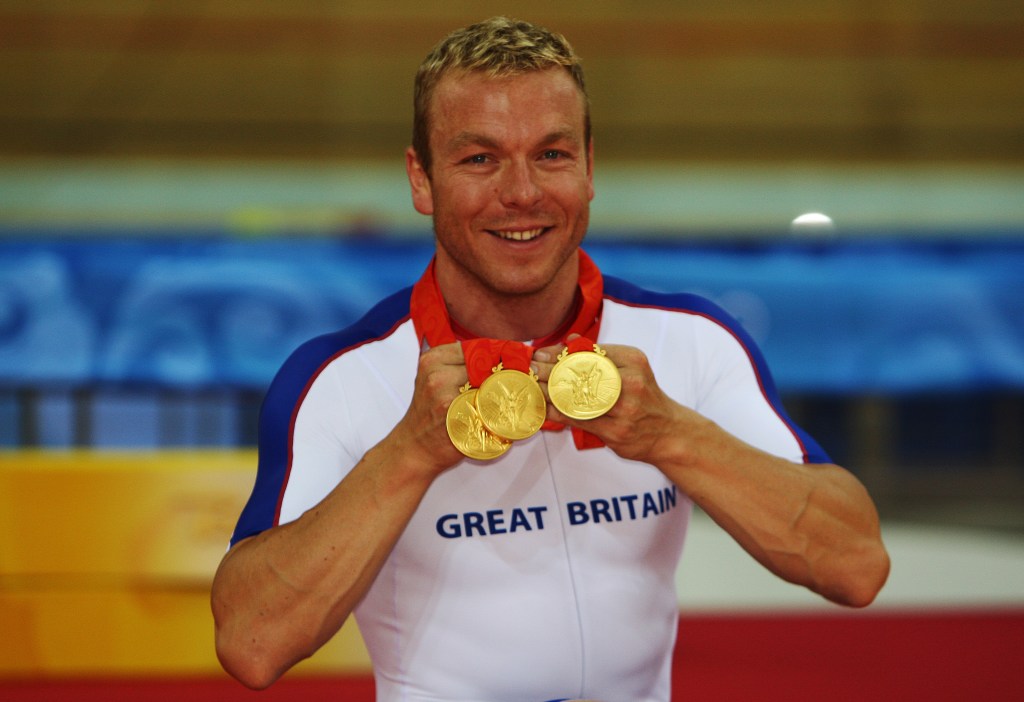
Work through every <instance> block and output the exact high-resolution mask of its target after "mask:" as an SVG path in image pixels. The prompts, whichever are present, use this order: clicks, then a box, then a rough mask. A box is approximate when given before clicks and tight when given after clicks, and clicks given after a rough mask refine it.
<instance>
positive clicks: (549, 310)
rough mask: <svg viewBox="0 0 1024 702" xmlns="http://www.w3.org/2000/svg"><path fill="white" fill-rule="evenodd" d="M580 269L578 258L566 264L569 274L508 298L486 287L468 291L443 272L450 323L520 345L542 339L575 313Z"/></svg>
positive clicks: (442, 285) (440, 282) (441, 282)
mask: <svg viewBox="0 0 1024 702" xmlns="http://www.w3.org/2000/svg"><path fill="white" fill-rule="evenodd" d="M578 265H579V264H578V262H577V260H576V257H575V256H573V257H571V258H570V260H569V261H567V262H566V267H567V272H566V274H563V275H558V276H556V277H555V279H554V280H552V281H551V283H549V284H548V285H547V286H545V287H544V288H543V289H541V290H539V291H536V292H532V293H526V294H506V293H502V292H500V291H496V290H493V289H491V288H486V287H484V286H472V287H469V288H467V287H466V286H462V285H459V284H457V283H456V282H455V281H452V280H451V279H450V278H449V277H448V276H445V275H444V273H443V272H442V271H441V270H438V286H439V288H440V290H441V295H442V296H443V297H444V300H445V306H446V308H447V310H448V316H449V318H450V319H451V321H452V322H453V323H454V324H455V325H458V326H459V327H461V328H463V329H464V330H466V331H467V332H469V333H471V334H472V335H474V336H479V337H486V338H490V339H514V340H518V341H527V340H532V339H542V338H544V337H546V336H548V335H549V334H551V333H553V332H554V331H555V330H557V329H558V328H559V327H560V326H561V325H562V324H563V323H564V322H565V321H566V318H567V317H568V316H569V315H570V314H571V313H572V311H573V309H574V305H575V302H576V291H577V283H578V279H579V274H578ZM467 290H469V291H470V292H467Z"/></svg>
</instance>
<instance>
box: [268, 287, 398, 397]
mask: <svg viewBox="0 0 1024 702" xmlns="http://www.w3.org/2000/svg"><path fill="white" fill-rule="evenodd" d="M411 292H412V288H404V289H402V290H399V291H398V292H396V293H394V294H392V295H390V296H389V297H386V298H384V299H383V300H381V301H380V302H378V303H377V304H376V305H375V306H374V307H373V308H372V309H370V311H369V312H367V313H366V314H365V315H363V317H362V318H360V319H359V320H358V321H356V322H354V323H353V324H351V325H349V326H348V327H346V328H344V329H341V330H339V331H335V332H331V333H328V334H323V335H321V336H318V337H315V338H313V339H310V340H309V341H307V342H305V343H304V344H302V345H301V346H299V347H298V348H297V349H296V350H295V351H294V352H292V354H291V355H290V356H289V357H288V359H287V360H286V361H285V362H284V363H283V364H282V366H281V368H280V370H279V371H278V372H277V375H276V376H275V377H274V380H273V382H272V383H271V385H270V388H269V390H268V393H267V394H268V396H281V395H282V394H283V395H288V396H292V397H293V398H295V397H297V396H298V395H300V394H301V393H302V392H303V391H304V389H305V388H306V387H307V386H308V385H309V383H311V382H312V381H313V380H314V379H315V378H316V377H317V376H318V375H319V374H320V372H321V371H322V370H323V369H324V368H325V367H326V366H327V365H328V364H330V363H331V362H332V361H334V360H335V359H337V358H339V357H341V356H343V355H345V354H346V353H349V352H350V351H353V350H355V349H357V348H360V347H361V346H364V345H366V344H370V343H374V342H380V341H383V340H385V339H387V338H388V337H390V336H391V335H392V334H393V333H394V332H395V330H397V329H398V328H399V327H400V326H401V325H402V324H403V323H405V322H407V321H408V320H409V297H410V294H411ZM289 404H290V403H289Z"/></svg>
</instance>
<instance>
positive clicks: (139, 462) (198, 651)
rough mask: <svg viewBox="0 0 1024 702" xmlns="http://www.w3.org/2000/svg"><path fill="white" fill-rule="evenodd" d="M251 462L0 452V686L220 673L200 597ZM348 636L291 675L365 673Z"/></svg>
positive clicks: (219, 457) (243, 458) (171, 455)
mask: <svg viewBox="0 0 1024 702" xmlns="http://www.w3.org/2000/svg"><path fill="white" fill-rule="evenodd" d="M255 466H256V453H255V451H251V450H242V451H161V452H136V451H130V452H120V451H103V452H97V451H86V450H74V451H35V450H31V451H7V452H0V628H2V629H3V631H4V632H5V636H3V637H0V676H12V677H23V676H25V675H44V674H55V675H56V674H91V673H96V674H112V673H124V674H148V673H154V674H175V673H181V674H197V673H207V672H212V671H217V670H219V664H218V663H217V660H216V656H215V654H214V650H213V621H212V616H211V615H210V607H209V587H210V583H211V581H212V578H213V573H214V572H215V570H216V568H217V564H218V563H219V562H220V559H221V557H222V556H223V554H224V551H225V549H226V548H227V544H228V539H229V538H230V536H231V531H232V529H233V528H234V523H235V520H236V519H237V518H238V514H239V512H240V511H241V508H242V505H243V504H244V503H245V500H246V499H247V498H248V496H249V492H250V491H251V490H252V483H253V479H254V477H255ZM368 669H369V663H368V657H367V655H366V652H365V649H364V648H363V644H362V640H361V637H360V636H359V634H358V631H357V629H356V627H355V625H354V624H352V625H349V626H346V627H345V628H344V629H343V630H342V632H341V633H340V634H339V635H338V636H336V637H335V640H334V641H332V642H331V644H329V645H328V646H327V647H326V648H325V649H323V650H321V651H320V653H318V654H317V655H316V656H314V657H313V658H312V659H310V660H309V661H307V662H305V663H303V664H302V665H301V666H300V667H299V670H300V671H301V670H305V671H317V672H325V671H329V672H357V671H358V672H362V671H367V670H368Z"/></svg>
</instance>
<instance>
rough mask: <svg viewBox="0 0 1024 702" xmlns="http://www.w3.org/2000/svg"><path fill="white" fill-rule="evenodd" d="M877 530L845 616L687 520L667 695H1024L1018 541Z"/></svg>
mask: <svg viewBox="0 0 1024 702" xmlns="http://www.w3.org/2000/svg"><path fill="white" fill-rule="evenodd" d="M884 536H885V540H886V543H887V545H888V547H889V550H890V553H891V555H892V560H893V569H892V574H891V576H890V579H889V582H888V583H887V585H886V587H885V589H884V590H883V592H882V593H881V595H880V596H879V598H878V600H877V601H876V602H875V604H874V605H873V606H872V607H870V608H869V609H867V610H863V611H856V612H854V611H847V610H843V609H840V608H836V607H833V606H831V605H829V604H827V603H825V602H823V601H820V600H819V599H817V598H816V597H815V596H813V595H810V594H809V593H806V592H805V591H803V590H802V589H800V588H796V587H793V586H790V585H788V584H786V583H783V582H780V581H778V580H776V579H775V578H773V577H772V576H771V575H769V574H767V573H765V572H763V571H762V570H761V569H760V567H759V566H758V565H757V564H756V563H754V562H753V561H752V560H751V559H750V558H749V557H748V556H746V554H744V553H743V552H742V551H741V550H740V549H739V547H738V546H736V545H735V544H734V543H733V542H732V541H731V540H730V539H729V538H728V537H727V536H726V535H725V534H724V533H723V532H722V531H721V530H719V529H718V527H717V526H715V525H714V524H713V523H712V522H711V521H710V520H709V519H708V518H707V517H705V516H703V515H702V514H700V513H698V514H696V515H695V517H694V521H693V523H692V525H691V533H690V535H689V539H688V543H687V550H686V553H685V554H684V558H683V562H682V564H681V566H680V569H679V576H678V582H679V593H680V595H679V599H680V608H681V609H680V611H681V617H680V627H679V631H680V635H679V636H680V638H679V643H678V645H677V649H676V661H677V662H676V666H675V669H674V680H673V692H674V696H673V699H674V700H701V701H702V702H713V701H716V700H717V701H732V700H830V701H843V700H850V701H851V702H853V701H868V700H878V701H888V700H906V701H913V700H929V701H934V700H950V701H954V700H991V701H1002V700H1006V701H1008V702H1009V701H1012V700H1020V699H1024V658H1022V652H1024V537H1021V536H1020V535H1019V534H1005V533H995V532H991V531H983V530H978V529H972V528H964V527H957V526H933V525H932V526H929V525H924V524H920V523H918V524H914V523H900V522H893V523H886V524H885V525H884ZM206 645H208V642H205V641H204V642H197V646H206ZM0 699H3V700H12V701H14V700H17V701H28V700H32V701H40V702H41V701H43V700H71V701H74V702H86V701H92V700H96V701H99V700H103V701H105V702H106V701H111V700H124V701H128V700H149V701H155V702H161V701H163V700H167V701H170V700H174V701H175V702H178V701H179V700H189V701H190V702H206V701H207V700H209V701H210V702H214V701H215V700H216V701H217V702H233V701H235V700H261V701H263V702H299V701H300V700H301V701H302V702H306V701H307V700H320V699H333V700H345V701H347V702H363V701H366V702H371V701H372V700H373V684H372V679H371V678H370V676H369V675H368V674H366V673H362V672H359V671H355V672H345V673H341V674H329V675H325V674H323V673H313V674H310V673H303V672H302V671H297V672H294V673H292V674H289V675H288V676H286V677H285V678H284V679H283V680H282V681H280V682H279V683H277V684H276V685H275V686H274V687H272V688H270V689H269V690H266V691H263V692H260V693H256V692H251V691H248V690H245V689H244V688H242V687H241V686H239V685H237V684H236V683H234V682H233V681H231V680H229V679H227V678H226V676H222V675H219V674H216V673H211V674H202V675H195V674H182V675H170V676H169V675H156V676H153V675H137V676H125V675H112V676H111V675H106V676H104V675H102V674H99V675H98V674H96V673H95V672H94V673H93V674H88V675H76V676H67V675H64V676H56V677H54V676H37V677H33V678H25V677H24V676H22V677H15V678H7V679H0ZM481 702H483V701H481ZM538 702H539V701H538ZM606 702H613V701H606Z"/></svg>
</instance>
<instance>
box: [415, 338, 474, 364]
mask: <svg viewBox="0 0 1024 702" xmlns="http://www.w3.org/2000/svg"><path fill="white" fill-rule="evenodd" d="M422 355H423V356H428V355H429V356H431V357H432V358H433V359H434V360H436V361H437V362H438V363H443V364H445V365H463V364H465V362H466V359H465V356H464V355H463V353H462V344H460V343H459V342H457V341H455V342H452V343H450V344H440V345H439V346H431V347H430V348H428V349H427V350H425V351H424V352H423V354H422Z"/></svg>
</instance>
